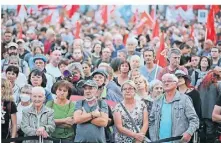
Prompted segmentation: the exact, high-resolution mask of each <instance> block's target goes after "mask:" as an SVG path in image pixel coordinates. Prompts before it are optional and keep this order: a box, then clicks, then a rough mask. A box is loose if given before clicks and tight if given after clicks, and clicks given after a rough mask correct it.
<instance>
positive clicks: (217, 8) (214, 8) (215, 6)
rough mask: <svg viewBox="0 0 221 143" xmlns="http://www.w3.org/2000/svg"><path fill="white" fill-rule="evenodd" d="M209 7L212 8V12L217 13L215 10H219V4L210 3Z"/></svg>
mask: <svg viewBox="0 0 221 143" xmlns="http://www.w3.org/2000/svg"><path fill="white" fill-rule="evenodd" d="M211 9H213V11H214V13H215V14H217V12H219V10H220V7H219V5H212V6H211Z"/></svg>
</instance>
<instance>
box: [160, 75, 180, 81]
mask: <svg viewBox="0 0 221 143" xmlns="http://www.w3.org/2000/svg"><path fill="white" fill-rule="evenodd" d="M166 76H168V77H169V78H172V79H173V81H175V82H178V78H177V77H176V76H175V74H170V73H166V74H164V75H163V76H162V79H163V78H164V77H166Z"/></svg>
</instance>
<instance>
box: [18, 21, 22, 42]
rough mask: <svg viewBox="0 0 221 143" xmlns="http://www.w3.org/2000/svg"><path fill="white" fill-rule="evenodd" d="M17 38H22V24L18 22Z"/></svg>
mask: <svg viewBox="0 0 221 143" xmlns="http://www.w3.org/2000/svg"><path fill="white" fill-rule="evenodd" d="M18 39H22V25H21V24H20V26H19V34H18Z"/></svg>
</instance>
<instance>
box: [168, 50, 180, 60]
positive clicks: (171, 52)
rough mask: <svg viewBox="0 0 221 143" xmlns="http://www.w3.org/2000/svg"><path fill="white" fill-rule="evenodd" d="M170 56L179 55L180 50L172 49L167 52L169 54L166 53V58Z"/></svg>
mask: <svg viewBox="0 0 221 143" xmlns="http://www.w3.org/2000/svg"><path fill="white" fill-rule="evenodd" d="M172 54H176V55H181V54H182V53H181V50H180V49H178V48H172V49H170V50H169V52H168V53H167V57H168V58H170V57H171V55H172Z"/></svg>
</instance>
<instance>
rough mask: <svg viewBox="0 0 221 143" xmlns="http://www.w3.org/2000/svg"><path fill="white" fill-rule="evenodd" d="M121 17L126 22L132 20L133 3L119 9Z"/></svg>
mask: <svg viewBox="0 0 221 143" xmlns="http://www.w3.org/2000/svg"><path fill="white" fill-rule="evenodd" d="M119 12H120V15H121V17H122V18H123V19H124V21H125V23H128V22H129V21H130V20H131V17H132V15H133V13H132V6H131V5H124V6H122V7H121V8H120V9H119Z"/></svg>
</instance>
